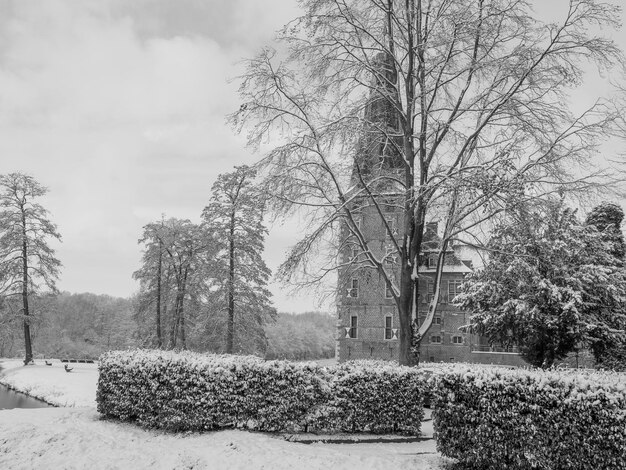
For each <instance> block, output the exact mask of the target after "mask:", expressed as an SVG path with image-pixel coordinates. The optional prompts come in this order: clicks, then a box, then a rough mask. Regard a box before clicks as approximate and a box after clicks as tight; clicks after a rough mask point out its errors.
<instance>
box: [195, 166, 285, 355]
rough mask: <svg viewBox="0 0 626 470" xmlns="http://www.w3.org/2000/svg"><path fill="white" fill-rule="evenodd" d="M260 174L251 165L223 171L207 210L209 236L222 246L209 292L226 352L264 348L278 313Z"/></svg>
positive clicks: (214, 265) (203, 215)
mask: <svg viewBox="0 0 626 470" xmlns="http://www.w3.org/2000/svg"><path fill="white" fill-rule="evenodd" d="M255 176H256V173H255V171H254V170H253V169H251V168H249V167H247V166H238V167H235V171H233V172H230V173H224V174H221V175H219V176H218V178H217V181H216V182H215V183H214V184H213V187H212V196H211V202H210V203H209V205H207V206H206V207H205V208H204V211H203V212H202V219H203V223H202V226H203V229H204V231H205V233H206V236H207V238H208V239H210V240H212V241H213V243H215V244H217V245H218V247H219V251H218V254H217V256H216V258H215V260H214V264H213V267H212V270H213V272H212V277H213V278H214V280H215V281H214V285H213V286H212V288H211V294H210V296H211V298H212V299H213V301H212V302H211V304H212V305H213V311H214V313H215V314H216V315H217V316H218V317H219V318H220V319H221V318H224V320H225V321H224V322H223V324H224V327H225V328H224V343H225V345H224V349H225V351H226V352H227V353H233V352H237V351H246V352H263V351H264V349H265V348H266V343H267V340H266V338H265V333H264V330H263V325H264V324H265V323H266V322H268V321H272V320H273V319H274V318H275V317H276V310H275V309H274V307H272V305H271V300H270V298H271V293H270V291H269V290H268V289H267V283H268V281H269V278H270V275H271V272H270V270H269V268H268V267H267V266H266V264H265V261H264V260H263V257H262V253H263V250H264V245H265V236H266V235H267V229H266V227H265V225H264V224H263V212H264V211H263V209H264V202H263V201H264V198H263V197H262V194H261V192H260V191H259V190H258V188H256V187H255V186H254V178H255ZM218 323H222V322H221V321H218Z"/></svg>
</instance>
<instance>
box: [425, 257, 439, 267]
mask: <svg viewBox="0 0 626 470" xmlns="http://www.w3.org/2000/svg"><path fill="white" fill-rule="evenodd" d="M426 263H427V266H428V267H429V268H436V267H437V258H435V257H434V256H429V257H428V259H427V260H426Z"/></svg>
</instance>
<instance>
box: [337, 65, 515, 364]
mask: <svg viewBox="0 0 626 470" xmlns="http://www.w3.org/2000/svg"><path fill="white" fill-rule="evenodd" d="M375 63H376V70H377V72H376V73H375V74H374V75H375V77H374V78H373V81H372V83H373V85H374V86H373V87H372V90H371V92H370V96H369V99H368V102H367V103H366V105H365V108H364V111H363V117H364V122H365V125H364V127H363V129H362V135H361V137H360V141H359V144H358V151H357V154H356V155H355V158H354V165H353V171H352V177H351V183H352V184H351V186H352V191H353V193H352V194H350V196H351V205H352V206H351V209H352V212H353V213H354V214H356V222H357V225H358V226H359V227H360V232H361V234H362V236H363V237H364V239H365V240H366V242H367V248H368V249H369V250H370V251H371V252H372V253H373V254H374V255H375V256H376V257H377V258H378V259H382V260H384V263H383V265H384V267H385V270H386V272H387V273H389V274H390V275H391V276H395V277H396V279H398V278H399V274H400V269H399V268H400V265H399V258H398V253H397V251H396V250H395V247H394V244H393V243H392V239H391V236H390V235H389V231H388V230H387V227H390V229H391V231H392V233H393V237H394V238H395V239H396V240H402V238H403V237H402V235H403V234H402V231H403V222H404V220H403V213H404V207H403V194H402V192H401V190H402V188H401V187H400V186H399V185H394V184H393V179H392V178H380V177H381V176H383V177H384V176H394V177H398V176H401V177H402V178H400V180H403V178H404V171H405V162H404V159H403V156H402V152H401V151H399V149H402V137H401V133H400V128H401V122H400V119H399V113H398V112H397V109H396V107H395V106H394V102H395V101H394V100H395V98H394V96H395V93H396V90H395V87H396V82H397V76H396V73H395V67H394V62H393V58H392V57H390V56H388V55H384V54H381V55H379V56H378V58H377V60H376V62H375ZM376 178H377V179H378V180H380V183H377V184H372V182H373V181H374V180H375V179H376ZM362 182H365V183H367V187H368V192H365V191H363V183H362ZM369 194H372V195H373V197H374V199H375V200H376V202H377V205H378V207H376V205H375V204H374V203H373V201H372V197H370V195H369ZM437 231H438V226H437V223H436V222H431V223H428V224H427V226H426V228H425V232H424V240H423V243H422V252H421V254H420V260H421V262H420V266H419V268H418V274H419V284H418V318H417V321H418V323H421V322H423V321H424V319H425V317H426V313H427V311H428V305H429V302H430V300H431V299H432V295H433V294H434V279H435V266H436V262H437V261H436V260H437V254H438V252H439V247H440V244H441V240H440V238H439V236H438V233H437ZM339 237H340V244H339V246H340V248H339V250H340V253H339V256H340V260H341V265H342V267H341V268H340V269H339V271H338V280H337V338H336V357H337V359H338V361H339V362H343V361H347V360H353V359H385V360H394V361H397V359H398V347H399V340H398V328H399V324H400V323H399V316H398V311H397V307H396V304H395V301H394V299H393V296H392V293H391V292H390V290H389V289H388V288H387V285H386V283H385V282H384V278H383V276H381V274H380V273H379V272H378V270H377V269H374V268H373V267H372V266H371V265H369V266H368V262H367V257H366V256H365V254H364V253H363V249H362V246H361V245H360V244H359V243H358V241H357V239H356V237H355V235H354V234H353V233H352V232H351V230H350V229H349V227H348V225H347V224H346V225H344V226H343V227H342V228H341V230H340V235H339ZM471 271H472V268H471V263H469V262H464V261H462V260H461V258H460V256H459V253H458V252H457V249H456V248H455V247H450V248H449V250H448V252H447V253H446V257H445V262H444V267H443V271H442V286H441V289H440V291H441V293H442V294H441V298H440V300H439V305H438V308H437V314H436V316H435V318H434V320H433V324H432V326H431V327H430V329H429V330H428V334H427V335H426V337H425V338H424V339H423V340H422V344H421V351H420V352H421V360H423V361H435V362H440V361H444V362H449V361H463V362H495V363H502V364H511V363H513V364H517V363H520V362H521V360H520V359H519V357H515V358H507V357H504V356H493V355H490V356H482V357H480V355H477V354H474V352H475V351H476V352H477V353H479V352H481V351H480V348H484V347H485V344H484V341H481V340H480V339H479V338H476V337H472V336H471V335H469V334H467V333H463V332H461V331H460V330H459V328H460V327H461V326H463V325H467V324H468V323H469V316H468V314H467V313H465V312H463V311H461V310H460V309H458V308H457V307H456V306H454V305H452V304H451V301H452V300H453V299H454V297H455V296H456V295H457V293H459V292H460V285H461V284H462V281H463V278H464V276H465V275H466V274H467V273H470V272H471ZM509 359H510V361H512V362H507V361H509Z"/></svg>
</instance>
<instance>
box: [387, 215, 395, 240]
mask: <svg viewBox="0 0 626 470" xmlns="http://www.w3.org/2000/svg"><path fill="white" fill-rule="evenodd" d="M385 222H386V223H387V224H386V227H385V238H386V239H391V236H392V235H394V236H395V235H396V222H395V220H394V219H392V218H386V219H385ZM390 231H391V232H390Z"/></svg>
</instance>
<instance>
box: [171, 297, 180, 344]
mask: <svg viewBox="0 0 626 470" xmlns="http://www.w3.org/2000/svg"><path fill="white" fill-rule="evenodd" d="M177 336H178V293H177V294H176V299H175V300H174V315H173V321H172V328H171V329H170V349H174V348H175V347H176V337H177Z"/></svg>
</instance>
